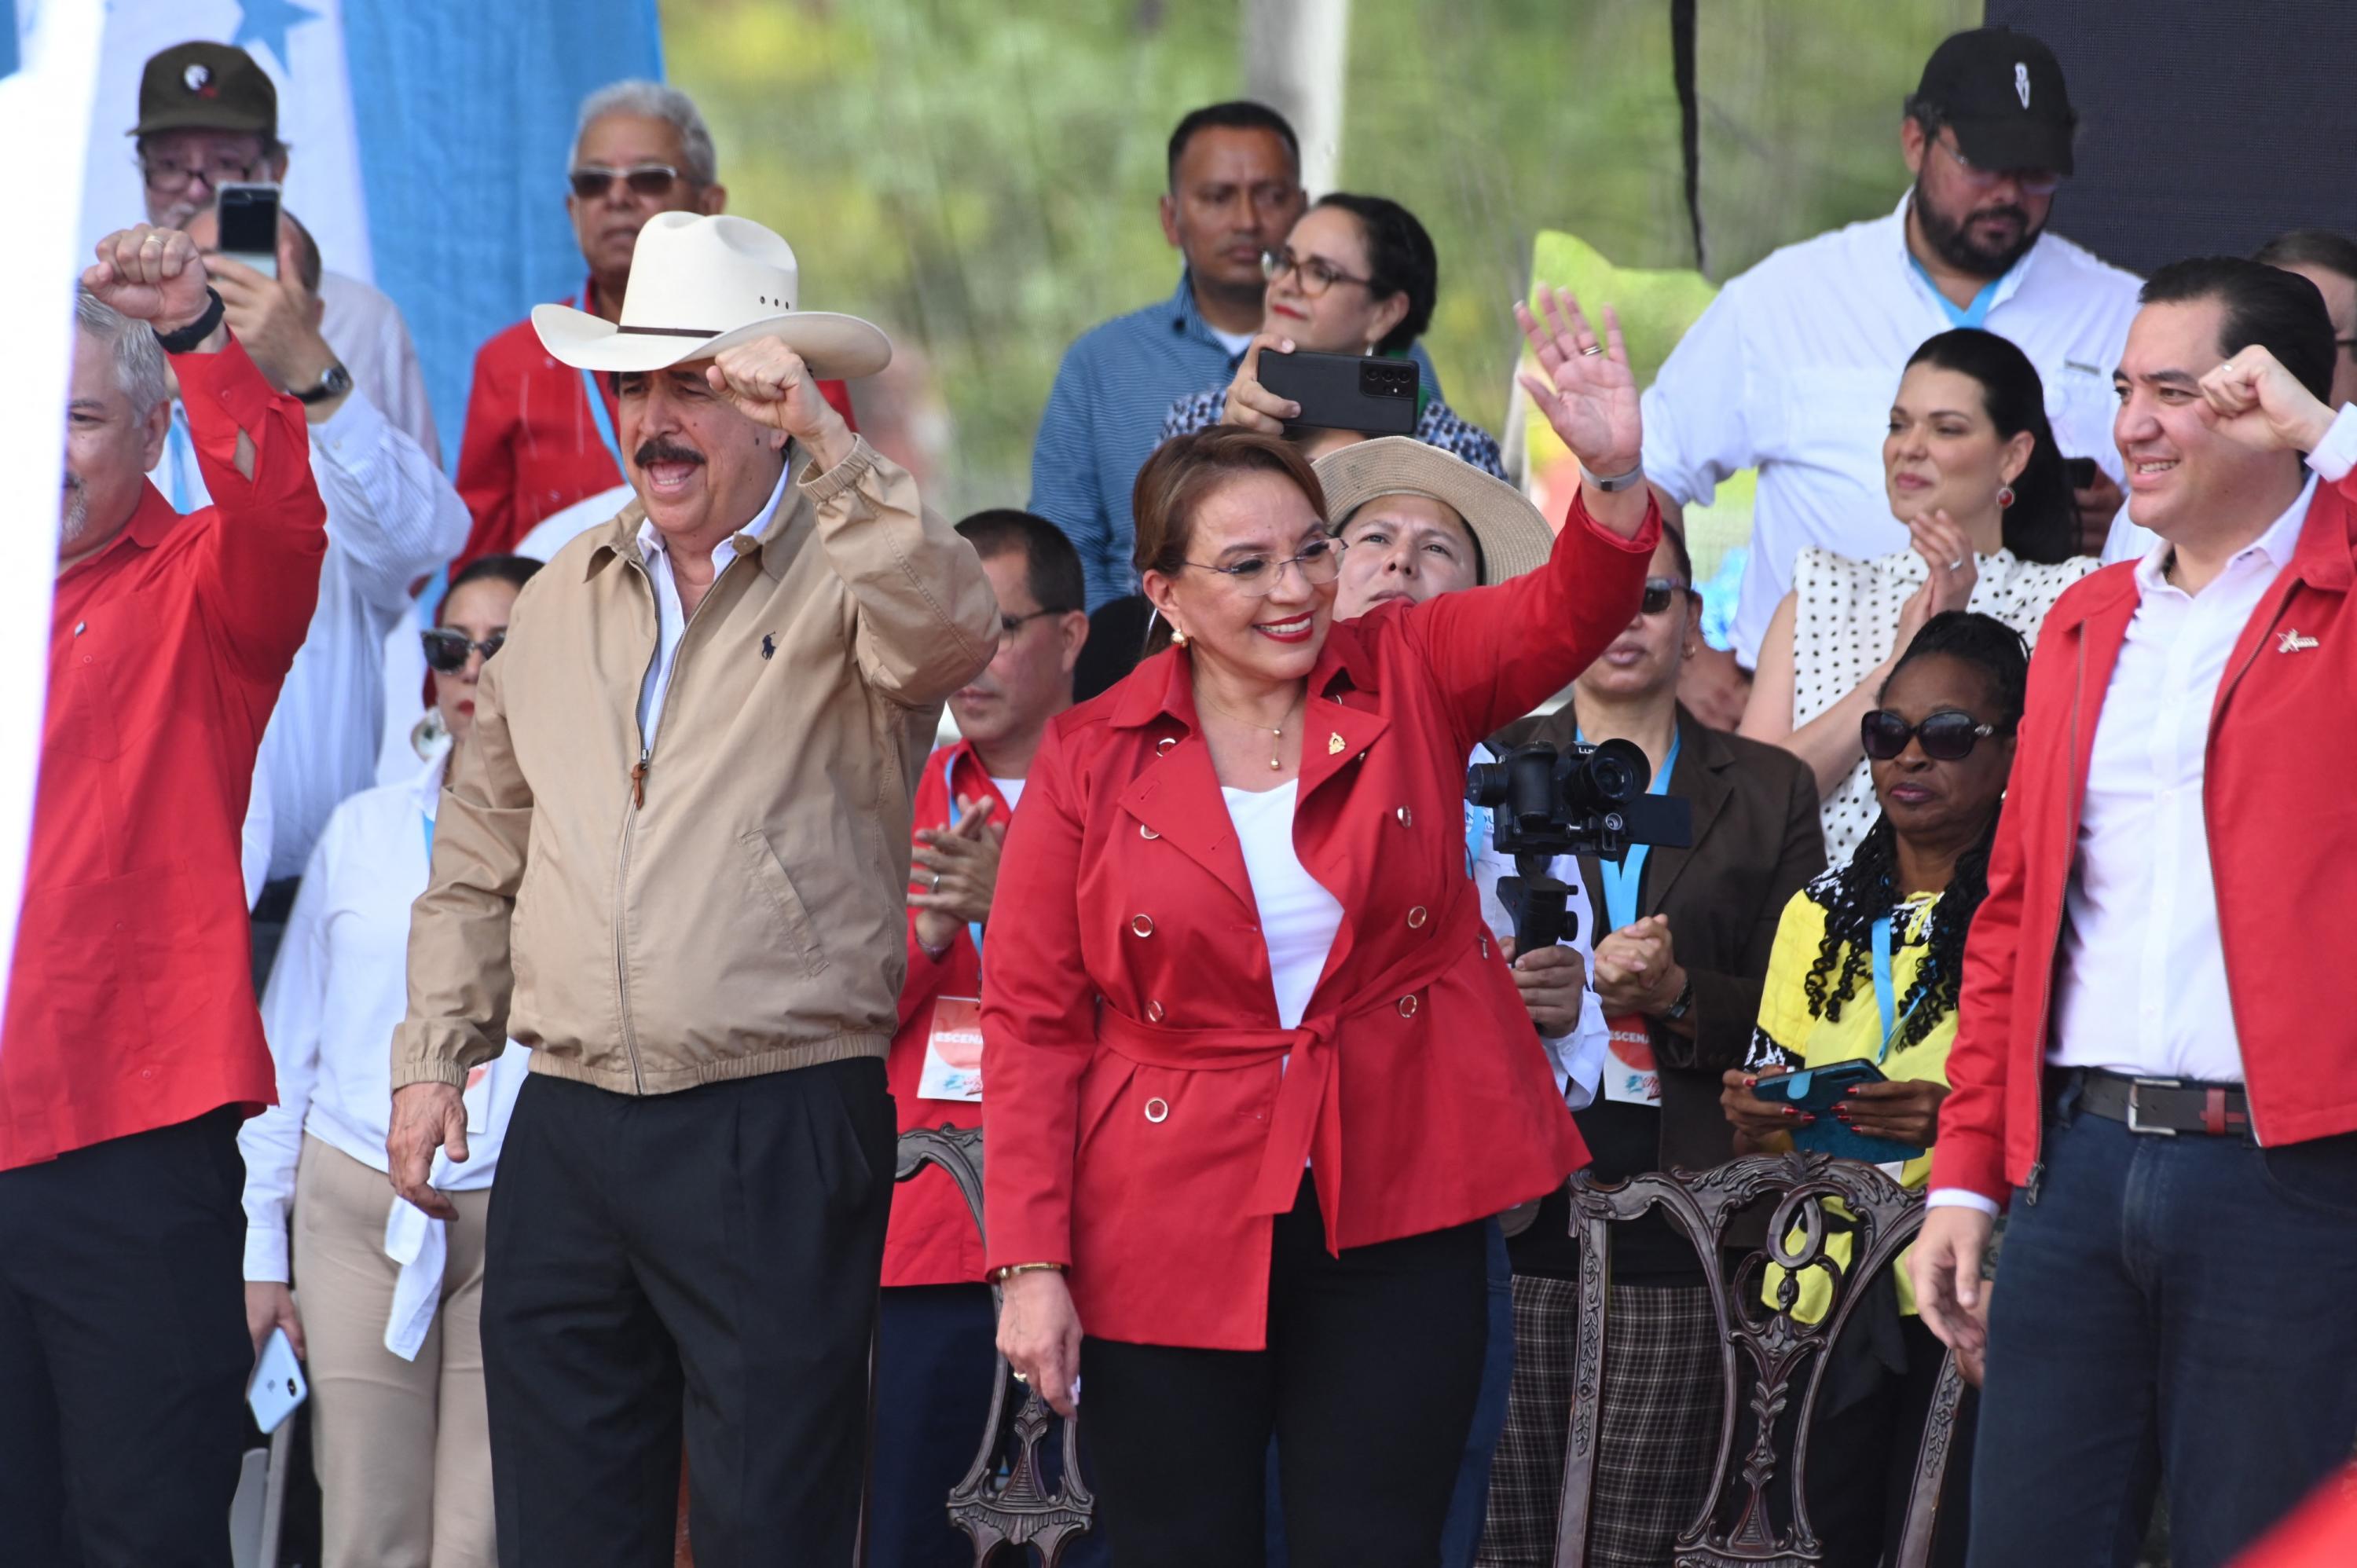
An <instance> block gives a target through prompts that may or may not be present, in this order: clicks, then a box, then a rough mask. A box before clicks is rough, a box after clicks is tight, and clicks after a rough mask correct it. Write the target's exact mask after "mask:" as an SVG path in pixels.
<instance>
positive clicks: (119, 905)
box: [0, 224, 328, 1568]
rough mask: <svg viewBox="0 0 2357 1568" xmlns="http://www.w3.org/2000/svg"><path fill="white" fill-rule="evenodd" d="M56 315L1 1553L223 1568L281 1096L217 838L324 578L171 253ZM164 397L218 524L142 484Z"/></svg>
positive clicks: (283, 404)
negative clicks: (250, 1266)
mask: <svg viewBox="0 0 2357 1568" xmlns="http://www.w3.org/2000/svg"><path fill="white" fill-rule="evenodd" d="M98 255H99V258H100V259H99V262H98V264H97V265H95V266H93V267H91V269H90V270H89V271H88V272H86V273H84V274H82V282H83V285H84V292H83V293H82V295H81V297H80V299H79V300H78V302H77V305H76V309H75V318H76V326H77V328H78V331H77V333H76V335H75V340H74V364H73V381H72V389H71V395H70V403H69V405H68V408H67V414H66V426H67V427H66V476H65V487H64V493H63V510H64V516H63V528H62V530H61V536H60V540H59V545H58V580H57V597H56V607H55V611H54V620H53V622H52V625H51V628H50V632H49V684H48V709H47V712H46V714H45V715H44V717H43V721H42V735H41V762H40V778H39V780H38V795H37V802H36V805H35V808H34V813H33V838H32V849H31V854H30V855H29V857H28V858H27V865H26V870H25V906H24V918H23V922H22V924H21V925H20V926H19V928H18V929H17V936H16V953H15V956H14V959H13V961H12V964H11V969H10V973H9V988H8V1002H7V1015H6V1021H5V1026H0V1542H4V1543H5V1545H0V1557H5V1559H6V1560H7V1561H8V1562H10V1563H56V1562H81V1563H89V1564H90V1565H91V1568H101V1565H102V1564H125V1565H127V1564H131V1563H140V1564H146V1563H175V1564H190V1565H196V1564H202V1565H205V1568H228V1564H229V1562H230V1541H229V1508H230V1499H231V1496H232V1495H233V1494H234V1492H235V1490H236V1487H237V1463H238V1461H237V1455H238V1446H239V1438H240V1434H241V1432H242V1423H243V1419H244V1415H243V1412H242V1411H241V1410H240V1409H239V1400H240V1397H241V1395H242V1392H243V1390H244V1385H245V1380H246V1374H247V1373H248V1371H249V1370H250V1369H252V1367H253V1341H252V1340H250V1339H249V1338H247V1337H246V1332H245V1306H244V1299H245V1298H244V1289H243V1285H242V1281H241V1278H240V1275H241V1273H242V1269H241V1264H242V1250H243V1244H244V1243H243V1230H244V1217H243V1210H242V1208H241V1207H240V1203H239V1197H240V1189H241V1188H242V1185H243V1180H244V1167H243V1165H242V1162H241V1161H240V1160H239V1158H238V1152H237V1127H238V1122H239V1121H240V1120H242V1117H243V1115H244V1114H245V1113H246V1112H247V1111H248V1110H249V1109H250V1108H253V1107H257V1106H259V1105H263V1104H266V1103H268V1102H269V1101H270V1100H271V1099H272V1098H273V1094H274V1087H275V1086H274V1073H273V1071H272V1068H271V1061H270V1051H269V1047H267V1046H265V1045H264V1043H263V1037H262V1022H261V1019H260V1017H259V1015H257V1014H256V1012H255V1010H254V1004H253V985H252V983H250V981H249V980H248V978H247V969H248V962H249V960H248V955H247V951H246V921H245V889H244V885H243V881H242V877H241V876H240V875H239V871H238V824H239V822H240V821H241V820H242V818H243V817H244V815H245V799H246V790H247V788H248V786H249V784H250V783H251V782H252V780H253V758H254V753H255V750H256V749H257V747H258V746H260V745H261V741H262V729H263V725H264V724H265V723H267V722H268V720H269V718H270V711H271V708H272V706H273V705H274V703H276V701H277V698H278V686H279V682H281V681H282V680H284V679H285V674H286V669H287V666H288V665H289V664H291V663H292V662H293V661H294V659H295V650H296V648H297V647H299V646H300V645H301V643H302V641H303V633H304V628H306V627H307V626H308V625H309V624H310V620H311V609H312V605H313V602H314V600H315V598H316V597H317V593H318V584H319V563H320V559H321V557H322V556H324V555H325V554H326V553H327V546H328V538H327V510H326V509H325V507H323V506H322V505H321V504H320V500H319V494H318V491H317V488H316V487H315V486H314V484H313V482H312V478H311V465H310V459H309V456H308V448H309V444H308V441H307V436H306V434H305V430H304V419H303V409H302V405H301V404H299V403H296V402H295V400H294V399H292V398H290V397H286V396H284V395H282V394H280V393H278V392H274V391H272V389H271V387H270V385H269V383H268V382H267V381H264V380H263V377H262V373H261V372H260V371H257V370H256V369H255V368H254V366H253V361H252V360H249V359H247V358H246V355H245V350H244V349H242V348H240V347H239V346H238V345H237V343H236V341H235V340H234V339H233V338H231V337H230V335H229V332H228V330H227V329H226V328H224V327H223V326H222V325H221V296H220V295H217V294H214V293H213V292H212V291H211V290H210V289H209V288H208V287H207V286H206V282H205V269H204V264H203V262H202V260H201V258H200V257H199V254H198V252H197V248H196V246H195V245H194V244H192V243H191V242H189V240H188V236H187V235H185V234H182V233H180V232H178V231H172V230H161V229H151V228H149V227H147V226H146V225H145V224H141V225H140V226H139V227H137V228H135V229H131V230H126V231H123V232H121V233H117V234H113V235H110V236H108V237H107V238H106V239H105V240H103V241H102V242H100V243H99V247H98ZM167 353H168V354H169V355H170V358H171V373H172V374H173V375H175V376H177V377H178V381H179V385H180V399H181V403H182V404H183V406H184V407H185V408H186V409H187V411H188V422H189V429H190V433H191V435H192V437H193V444H194V446H195V448H196V456H197V461H198V464H199V467H200V468H201V470H202V472H203V475H204V480H205V485H206V488H207V489H208V490H209V491H210V493H211V495H212V496H213V497H214V504H213V505H211V506H209V507H206V508H204V509H203V510H199V511H195V512H191V513H189V514H188V515H187V516H185V517H183V516H181V515H180V514H179V513H178V512H175V511H174V510H172V508H171V504H170V503H169V502H167V500H166V499H164V498H163V496H162V495H161V494H160V493H158V492H157V491H156V489H154V488H153V487H151V486H150V485H148V484H147V483H146V481H145V478H144V476H145V474H146V472H147V470H148V469H149V468H151V467H154V466H155V463H156V456H157V455H158V454H159V453H160V452H161V451H162V450H163V446H164V441H165V436H166V432H167V429H168V428H169V425H170V421H171V410H170V400H169V396H168V393H167V382H166V372H165V356H166V355H167Z"/></svg>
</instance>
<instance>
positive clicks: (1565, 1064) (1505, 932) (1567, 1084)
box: [1465, 746, 1612, 1111]
mask: <svg viewBox="0 0 2357 1568" xmlns="http://www.w3.org/2000/svg"><path fill="white" fill-rule="evenodd" d="M1494 760H1496V758H1495V757H1492V755H1491V751H1490V748H1489V747H1488V746H1475V747H1474V748H1473V755H1472V756H1471V757H1469V758H1468V761H1469V763H1471V762H1491V761H1494ZM1496 829H1497V823H1496V819H1495V818H1493V817H1492V816H1491V814H1490V813H1489V812H1488V811H1485V810H1483V809H1482V808H1480V807H1479V806H1475V805H1472V804H1471V803H1468V804H1467V805H1466V807H1465V845H1466V849H1467V851H1468V852H1469V853H1468V869H1469V870H1470V871H1471V872H1472V874H1473V882H1474V885H1475V886H1477V887H1478V888H1479V889H1480V894H1481V920H1482V923H1483V924H1484V925H1487V926H1488V927H1489V928H1490V934H1491V936H1493V937H1496V938H1497V939H1498V940H1500V941H1501V942H1502V941H1508V940H1512V937H1513V935H1514V917H1513V916H1512V914H1510V913H1508V912H1507V909H1506V906H1505V902H1504V900H1502V899H1501V898H1500V897H1498V878H1500V877H1501V876H1514V875H1520V873H1518V872H1517V871H1516V870H1515V869H1514V857H1513V856H1512V855H1511V854H1503V853H1502V852H1501V851H1500V850H1499V848H1498V842H1497V831H1496ZM1547 875H1550V876H1552V877H1554V878H1555V880H1556V881H1558V882H1560V883H1562V884H1563V885H1564V886H1566V887H1568V888H1569V889H1571V892H1570V894H1569V895H1568V896H1567V897H1566V898H1565V899H1564V908H1565V910H1566V912H1568V913H1569V915H1570V916H1571V920H1572V932H1571V935H1570V937H1569V938H1567V939H1566V940H1564V941H1563V942H1561V943H1559V944H1557V945H1559V946H1562V947H1567V948H1569V949H1571V950H1573V951H1574V952H1576V953H1577V954H1578V955H1579V963H1580V968H1581V970H1582V972H1584V973H1585V974H1586V975H1587V980H1586V981H1585V982H1584V983H1582V985H1581V987H1580V992H1579V1023H1578V1026H1577V1027H1575V1028H1574V1029H1573V1030H1572V1032H1571V1033H1570V1034H1568V1035H1541V1036H1539V1041H1540V1043H1541V1044H1542V1045H1544V1047H1546V1053H1547V1060H1548V1062H1549V1064H1550V1065H1552V1066H1553V1067H1554V1069H1555V1088H1556V1089H1557V1090H1561V1091H1562V1094H1563V1098H1564V1103H1565V1104H1566V1105H1567V1106H1569V1107H1570V1108H1571V1109H1572V1110H1574V1111H1578V1110H1582V1109H1585V1108H1586V1107H1587V1105H1588V1104H1590V1103H1591V1102H1593V1101H1594V1100H1595V1099H1596V1086H1597V1085H1598V1084H1599V1083H1601V1082H1602V1081H1603V1079H1604V1062H1605V1058H1606V1057H1607V1056H1608V1055H1609V1053H1610V1049H1611V1045H1612V1030H1611V1026H1609V1025H1608V1024H1607V1023H1606V1022H1605V1020H1604V1004H1603V1003H1602V1002H1600V1001H1598V999H1597V995H1596V911H1595V910H1594V908H1591V907H1590V906H1589V904H1588V902H1587V883H1586V882H1584V881H1582V880H1581V878H1580V875H1579V860H1578V858H1577V856H1575V855H1568V854H1559V855H1557V856H1555V860H1554V862H1553V863H1552V864H1551V865H1549V866H1548V867H1547Z"/></svg>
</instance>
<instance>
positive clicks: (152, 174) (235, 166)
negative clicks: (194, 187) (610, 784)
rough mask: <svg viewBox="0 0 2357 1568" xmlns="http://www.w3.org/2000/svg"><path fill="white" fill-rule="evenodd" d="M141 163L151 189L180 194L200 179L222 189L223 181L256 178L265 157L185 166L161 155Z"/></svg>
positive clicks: (208, 184) (208, 187)
mask: <svg viewBox="0 0 2357 1568" xmlns="http://www.w3.org/2000/svg"><path fill="white" fill-rule="evenodd" d="M139 167H140V172H141V174H142V175H144V176H145V178H146V181H147V188H148V189H150V190H160V191H163V192H166V193H167V194H177V193H178V192H180V191H183V190H186V189H188V186H189V184H190V183H191V182H193V181H196V180H199V179H200V180H203V181H204V182H205V188H206V189H208V190H219V189H220V188H221V187H222V186H223V185H233V184H235V183H237V182H238V181H240V180H250V179H253V178H254V177H257V176H258V175H260V174H261V173H262V170H263V160H262V159H261V158H259V157H253V158H249V159H247V160H246V161H245V162H243V163H229V162H222V163H199V164H189V165H187V166H182V165H180V164H176V163H173V162H171V161H170V160H169V159H166V158H158V159H156V160H155V161H153V162H147V161H143V162H142V163H141V164H140V166H139Z"/></svg>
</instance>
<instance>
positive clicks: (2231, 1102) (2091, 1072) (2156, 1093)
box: [2058, 1068, 2251, 1138]
mask: <svg viewBox="0 0 2357 1568" xmlns="http://www.w3.org/2000/svg"><path fill="white" fill-rule="evenodd" d="M2058 1087H2059V1088H2064V1089H2069V1088H2075V1089H2076V1090H2078V1098H2077V1100H2076V1101H2074V1102H2073V1109H2075V1110H2079V1111H2084V1112H2088V1113H2090V1114H2091V1115H2095V1116H2102V1117H2104V1118H2107V1119H2108V1120H2110V1121H2114V1122H2126V1124H2127V1129H2128V1131H2129V1132H2131V1133H2151V1134H2153V1135H2155V1136H2158V1137H2175V1136H2176V1135H2177V1134H2179V1133H2200V1134H2201V1135H2203V1136H2206V1137H2212V1138H2229V1137H2231V1138H2248V1137H2249V1136H2250V1135H2251V1105H2250V1101H2249V1100H2248V1099H2247V1098H2245V1097H2244V1093H2243V1086H2242V1085H2241V1084H2239V1083H2197V1082H2194V1081H2192V1080H2191V1079H2181V1078H2134V1077H2130V1076H2129V1075H2127V1074H2126V1073H2117V1072H2105V1071H2104V1070H2103V1069H2099V1068H2073V1069H2071V1070H2070V1071H2069V1072H2066V1073H2064V1074H2062V1075H2061V1082H2060V1084H2059V1085H2058Z"/></svg>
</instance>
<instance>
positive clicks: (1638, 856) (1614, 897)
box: [1574, 731, 1678, 931]
mask: <svg viewBox="0 0 2357 1568" xmlns="http://www.w3.org/2000/svg"><path fill="white" fill-rule="evenodd" d="M1574 733H1575V734H1577V733H1578V732H1577V731H1575V732H1574ZM1579 744H1580V745H1582V746H1586V745H1587V736H1585V735H1580V736H1579ZM1677 765H1678V737H1677V736H1676V734H1675V733H1674V732H1673V733H1672V735H1671V736H1670V754H1669V755H1668V756H1667V757H1663V758H1662V770H1661V771H1660V772H1659V773H1656V774H1654V775H1653V781H1652V783H1651V784H1649V785H1647V786H1646V787H1645V793H1646V794H1648V795H1666V794H1668V793H1669V792H1670V772H1671V770H1672V769H1673V768H1676V767H1677ZM1652 851H1653V846H1652V844H1649V843H1632V844H1631V845H1630V846H1629V851H1628V853H1627V854H1624V855H1622V856H1621V857H1620V862H1619V863H1618V864H1617V865H1616V864H1615V863H1613V862H1611V861H1609V860H1605V861H1598V863H1597V866H1596V869H1597V871H1598V874H1600V875H1602V876H1603V878H1604V918H1606V919H1608V920H1609V921H1611V922H1612V929H1614V930H1616V931H1618V930H1620V929H1625V928H1627V927H1629V926H1633V925H1635V924H1636V923H1637V890H1638V888H1639V887H1640V886H1642V884H1643V882H1644V880H1645V857H1646V856H1647V855H1649V854H1652Z"/></svg>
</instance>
